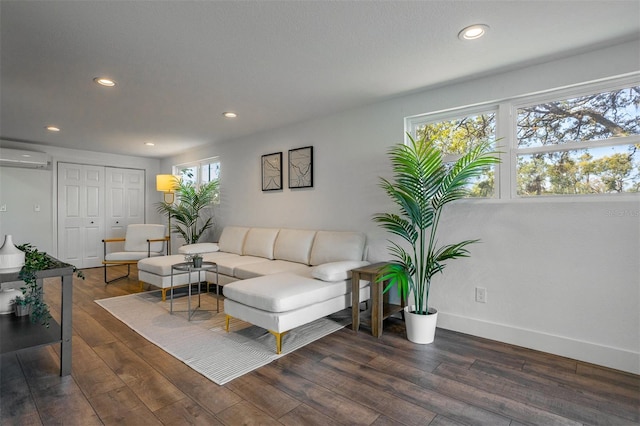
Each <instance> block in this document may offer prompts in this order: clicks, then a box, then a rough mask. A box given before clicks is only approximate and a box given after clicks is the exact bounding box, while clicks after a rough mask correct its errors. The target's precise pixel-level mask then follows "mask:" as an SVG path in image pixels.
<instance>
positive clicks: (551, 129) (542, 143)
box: [516, 86, 640, 197]
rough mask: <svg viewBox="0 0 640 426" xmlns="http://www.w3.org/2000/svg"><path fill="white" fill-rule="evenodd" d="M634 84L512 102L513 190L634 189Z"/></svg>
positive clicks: (639, 145)
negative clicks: (514, 107) (524, 102)
mask: <svg viewBox="0 0 640 426" xmlns="http://www.w3.org/2000/svg"><path fill="white" fill-rule="evenodd" d="M639 109H640V86H632V87H625V88H622V89H618V90H611V91H606V92H598V93H595V94H591V95H586V96H579V97H574V98H571V99H563V100H556V101H551V102H544V103H538V104H535V105H530V106H523V107H519V108H517V110H516V111H517V112H516V136H517V148H516V158H517V167H516V187H517V190H516V192H517V195H519V196H525V197H526V196H540V195H558V194H571V195H578V194H606V193H625V192H626V193H628V192H640V153H639V152H638V151H639V150H640V136H639V135H640V119H639V114H638V112H639Z"/></svg>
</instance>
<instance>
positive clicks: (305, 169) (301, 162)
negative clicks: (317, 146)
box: [289, 146, 313, 188]
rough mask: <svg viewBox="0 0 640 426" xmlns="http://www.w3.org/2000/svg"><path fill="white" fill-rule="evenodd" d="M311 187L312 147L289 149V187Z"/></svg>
mask: <svg viewBox="0 0 640 426" xmlns="http://www.w3.org/2000/svg"><path fill="white" fill-rule="evenodd" d="M311 187H313V147H312V146H305V147H304V148H296V149H290V150H289V188H311Z"/></svg>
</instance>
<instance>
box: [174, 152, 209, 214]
mask: <svg viewBox="0 0 640 426" xmlns="http://www.w3.org/2000/svg"><path fill="white" fill-rule="evenodd" d="M174 170H175V173H174V174H177V175H178V176H180V178H181V179H182V180H183V181H185V182H191V183H193V184H194V185H195V186H196V188H198V187H200V185H202V184H205V183H209V182H211V181H212V180H216V179H219V178H220V161H219V160H218V159H217V158H208V159H206V160H201V161H199V162H195V163H189V164H183V165H179V166H174ZM219 202H220V190H219V189H218V191H217V193H216V194H215V196H214V203H215V204H217V203H219Z"/></svg>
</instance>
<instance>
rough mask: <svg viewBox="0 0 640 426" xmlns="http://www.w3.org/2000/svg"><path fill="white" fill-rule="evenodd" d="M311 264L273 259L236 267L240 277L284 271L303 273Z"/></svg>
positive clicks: (237, 276) (243, 278)
mask: <svg viewBox="0 0 640 426" xmlns="http://www.w3.org/2000/svg"><path fill="white" fill-rule="evenodd" d="M308 269H311V267H310V266H308V265H304V264H302V263H296V262H287V261H286V260H272V261H270V262H261V263H252V264H250V265H243V266H239V267H237V268H236V269H235V276H236V278H238V279H241V280H246V279H248V278H255V277H261V276H263V275H271V274H279V273H282V272H296V273H301V272H304V271H306V270H308Z"/></svg>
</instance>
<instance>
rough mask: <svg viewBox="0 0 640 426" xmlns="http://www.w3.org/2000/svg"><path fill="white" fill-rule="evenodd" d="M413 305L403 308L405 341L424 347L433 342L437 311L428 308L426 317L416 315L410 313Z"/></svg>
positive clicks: (413, 308) (413, 309)
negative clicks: (405, 329)
mask: <svg viewBox="0 0 640 426" xmlns="http://www.w3.org/2000/svg"><path fill="white" fill-rule="evenodd" d="M412 311H415V305H411V306H407V307H405V308H404V322H405V326H406V328H407V339H409V341H410V342H413V343H418V344H421V345H426V344H428V343H431V342H433V338H434V337H435V335H436V322H437V321H438V311H437V310H435V309H433V308H429V314H428V315H418V314H414V313H412Z"/></svg>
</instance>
